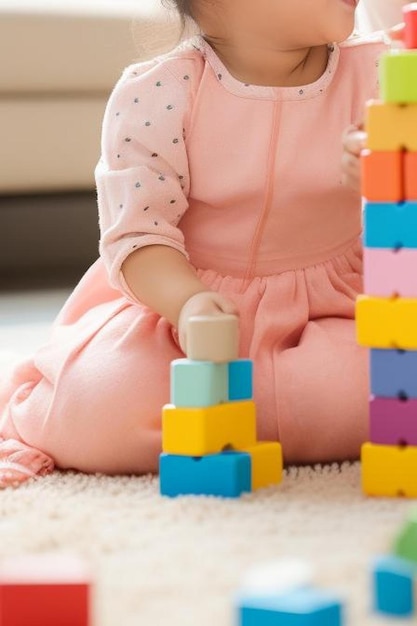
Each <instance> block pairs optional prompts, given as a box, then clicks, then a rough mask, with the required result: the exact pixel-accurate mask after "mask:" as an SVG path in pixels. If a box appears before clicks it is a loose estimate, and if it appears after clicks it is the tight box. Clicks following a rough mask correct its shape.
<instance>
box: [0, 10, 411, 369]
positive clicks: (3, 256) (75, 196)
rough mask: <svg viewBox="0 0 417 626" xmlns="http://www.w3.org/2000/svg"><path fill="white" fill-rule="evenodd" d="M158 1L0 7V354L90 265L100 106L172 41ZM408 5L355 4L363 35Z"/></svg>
mask: <svg viewBox="0 0 417 626" xmlns="http://www.w3.org/2000/svg"><path fill="white" fill-rule="evenodd" d="M162 2H165V4H166V5H169V0H0V352H1V350H3V352H4V351H6V352H7V351H8V350H9V351H13V352H16V350H17V351H18V352H25V353H26V352H30V351H31V350H32V349H34V348H35V347H37V346H38V345H39V344H40V343H42V341H43V340H44V339H45V338H46V336H47V333H48V328H49V324H50V322H51V320H52V319H53V317H54V316H55V314H56V313H57V311H58V310H59V308H60V307H61V305H62V303H63V301H64V300H65V298H66V297H67V295H68V294H69V293H70V291H71V289H72V288H73V287H74V286H75V284H76V283H77V282H78V280H79V279H80V278H81V276H82V274H83V273H84V271H85V270H86V269H87V268H88V266H89V265H90V264H91V263H92V262H93V261H94V260H95V259H96V258H97V255H98V218H97V206H96V194H95V184H94V168H95V165H96V163H97V161H98V159H99V156H100V130H101V123H102V118H103V114H104V109H105V105H106V102H107V99H108V97H109V94H110V92H111V90H112V88H113V86H114V84H115V82H116V81H117V79H118V78H119V76H120V74H121V72H122V70H123V69H124V67H126V66H127V65H129V64H130V63H132V62H134V61H140V60H144V59H145V58H150V57H152V56H154V55H155V54H157V53H158V52H161V51H164V50H167V49H170V48H171V47H173V46H174V45H175V44H176V43H177V41H178V40H179V37H180V32H181V28H180V25H179V24H178V21H177V20H176V19H175V17H174V14H173V13H172V11H171V12H170V11H167V10H166V9H164V8H163V7H162ZM403 4H405V2H404V0H361V3H360V5H359V8H358V19H359V24H358V25H359V27H360V28H361V29H362V30H365V31H369V30H372V29H374V28H375V29H378V28H382V27H386V26H388V25H391V24H394V23H395V22H397V21H398V20H399V19H400V18H401V6H402V5H403ZM0 356H1V354H0ZM0 365H1V363H0Z"/></svg>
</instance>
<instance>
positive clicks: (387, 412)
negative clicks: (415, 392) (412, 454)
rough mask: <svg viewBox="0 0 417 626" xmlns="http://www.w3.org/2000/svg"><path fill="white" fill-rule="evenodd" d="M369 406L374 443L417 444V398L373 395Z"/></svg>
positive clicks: (389, 444)
mask: <svg viewBox="0 0 417 626" xmlns="http://www.w3.org/2000/svg"><path fill="white" fill-rule="evenodd" d="M369 407H370V422H371V423H370V427H371V433H370V440H371V442H372V443H379V444H383V445H388V446H396V445H403V444H404V445H405V444H407V445H410V446H416V445H417V400H415V399H413V400H399V399H398V398H379V397H375V396H371V401H370V405H369Z"/></svg>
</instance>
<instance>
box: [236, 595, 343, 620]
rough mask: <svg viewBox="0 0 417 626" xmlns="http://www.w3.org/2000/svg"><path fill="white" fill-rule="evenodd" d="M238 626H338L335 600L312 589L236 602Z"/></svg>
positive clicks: (338, 605)
mask: <svg viewBox="0 0 417 626" xmlns="http://www.w3.org/2000/svg"><path fill="white" fill-rule="evenodd" d="M237 610H238V620H237V624H238V626H342V624H343V608H342V603H341V601H340V600H339V598H338V597H336V596H334V595H333V594H330V593H326V592H324V591H319V590H316V589H314V588H309V587H307V588H305V589H296V590H294V591H290V592H288V593H286V594H285V593H284V594H277V595H273V594H270V595H269V594H268V595H265V596H262V595H260V596H251V595H248V596H242V597H238V599H237Z"/></svg>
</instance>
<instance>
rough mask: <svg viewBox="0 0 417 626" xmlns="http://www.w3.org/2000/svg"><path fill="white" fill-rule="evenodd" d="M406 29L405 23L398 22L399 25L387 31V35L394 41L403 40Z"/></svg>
mask: <svg viewBox="0 0 417 626" xmlns="http://www.w3.org/2000/svg"><path fill="white" fill-rule="evenodd" d="M404 30H405V24H397V26H394V28H390V29H389V30H388V31H387V35H388V37H389V38H390V39H391V40H392V41H403V40H404Z"/></svg>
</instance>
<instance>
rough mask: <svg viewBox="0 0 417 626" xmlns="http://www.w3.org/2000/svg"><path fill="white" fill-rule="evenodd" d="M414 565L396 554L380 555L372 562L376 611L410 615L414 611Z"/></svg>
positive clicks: (402, 615)
mask: <svg viewBox="0 0 417 626" xmlns="http://www.w3.org/2000/svg"><path fill="white" fill-rule="evenodd" d="M415 575H416V567H415V566H414V565H413V564H412V563H410V562H408V561H406V560H405V559H400V558H398V557H396V556H391V555H387V556H380V557H378V558H377V559H375V561H374V563H373V571H372V580H373V598H374V610H375V611H376V612H377V613H382V614H384V615H390V616H396V617H411V615H413V613H414V606H415V601H414V578H415Z"/></svg>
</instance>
